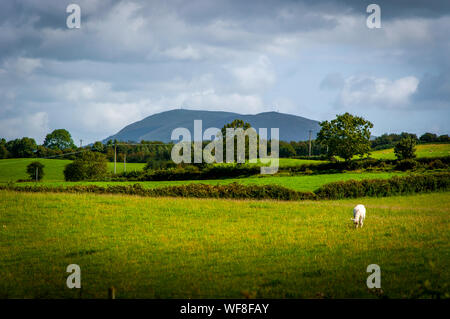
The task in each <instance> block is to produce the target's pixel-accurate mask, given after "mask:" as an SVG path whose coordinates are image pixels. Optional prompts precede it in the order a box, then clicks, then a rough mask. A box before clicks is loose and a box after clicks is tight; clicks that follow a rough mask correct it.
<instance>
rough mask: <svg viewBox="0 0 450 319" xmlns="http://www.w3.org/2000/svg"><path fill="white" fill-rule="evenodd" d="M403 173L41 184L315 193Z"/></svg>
mask: <svg viewBox="0 0 450 319" xmlns="http://www.w3.org/2000/svg"><path fill="white" fill-rule="evenodd" d="M404 174H405V173H402V172H383V173H367V172H363V173H358V172H349V173H337V174H321V175H299V176H267V175H265V176H263V175H259V176H256V177H247V178H230V179H214V180H187V181H152V182H86V181H82V182H63V181H59V182H44V183H39V184H44V185H46V186H72V185H98V186H107V185H133V184H136V183H138V184H141V185H142V186H143V187H145V188H156V187H164V186H174V185H185V184H192V183H195V184H199V183H201V184H210V185H224V184H230V183H234V182H236V183H240V184H244V185H251V184H254V185H280V186H284V187H287V188H291V189H294V190H297V191H313V190H316V189H317V188H319V187H320V186H322V185H324V184H327V183H331V182H336V181H346V180H351V179H353V180H362V179H370V178H380V179H386V178H391V177H393V176H400V175H404ZM20 185H35V183H34V182H26V183H20Z"/></svg>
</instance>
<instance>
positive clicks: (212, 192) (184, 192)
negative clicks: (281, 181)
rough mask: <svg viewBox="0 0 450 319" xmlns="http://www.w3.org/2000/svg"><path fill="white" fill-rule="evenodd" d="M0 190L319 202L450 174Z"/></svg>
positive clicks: (438, 182) (428, 186)
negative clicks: (295, 185)
mask: <svg viewBox="0 0 450 319" xmlns="http://www.w3.org/2000/svg"><path fill="white" fill-rule="evenodd" d="M0 189H7V190H13V191H21V192H64V193H95V194H126V195H139V196H150V197H163V196H169V197H195V198H231V199H275V200H315V199H342V198H356V197H365V196H368V197H384V196H395V195H405V194H413V193H424V192H435V191H447V190H449V189H450V173H448V172H444V173H435V174H424V175H411V176H402V177H393V178H390V179H368V180H361V181H355V180H351V181H345V182H334V183H329V184H326V185H323V186H322V187H320V188H319V189H317V190H316V191H314V192H298V191H295V190H292V189H289V188H286V187H282V186H278V185H242V184H239V183H231V184H227V185H206V184H188V185H178V186H166V187H161V188H144V187H142V185H141V184H134V185H108V186H106V187H103V186H97V185H75V186H66V187H64V186H59V187H49V186H45V185H37V186H16V185H2V186H0Z"/></svg>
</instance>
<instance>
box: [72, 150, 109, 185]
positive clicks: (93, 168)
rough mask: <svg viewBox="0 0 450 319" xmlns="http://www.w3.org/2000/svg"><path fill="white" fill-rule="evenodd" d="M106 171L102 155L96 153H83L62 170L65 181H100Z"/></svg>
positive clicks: (105, 163)
mask: <svg viewBox="0 0 450 319" xmlns="http://www.w3.org/2000/svg"><path fill="white" fill-rule="evenodd" d="M107 171H108V167H107V161H106V157H105V155H104V154H101V153H97V152H85V153H83V154H82V155H81V156H80V157H79V158H77V159H76V160H74V161H73V162H72V163H70V164H67V165H66V167H65V169H64V178H65V180H66V181H82V180H86V179H90V180H93V179H101V178H103V177H104V176H106V174H107Z"/></svg>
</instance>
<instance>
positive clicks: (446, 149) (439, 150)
mask: <svg viewBox="0 0 450 319" xmlns="http://www.w3.org/2000/svg"><path fill="white" fill-rule="evenodd" d="M416 155H417V157H444V156H450V144H419V145H417V146H416ZM370 157H373V158H376V159H395V158H396V157H395V154H394V149H393V148H389V149H385V150H379V151H373V152H372V154H371V155H370Z"/></svg>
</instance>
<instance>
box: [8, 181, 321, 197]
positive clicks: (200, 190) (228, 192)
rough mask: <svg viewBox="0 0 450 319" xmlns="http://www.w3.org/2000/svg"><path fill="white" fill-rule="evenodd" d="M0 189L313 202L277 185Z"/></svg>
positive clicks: (307, 194) (310, 193)
mask: <svg viewBox="0 0 450 319" xmlns="http://www.w3.org/2000/svg"><path fill="white" fill-rule="evenodd" d="M0 189H10V190H15V191H25V192H56V193H96V194H126V195H139V196H150V197H162V196H170V197H196V198H231V199H233V198H234V199H275V200H306V199H315V198H316V196H315V195H314V193H312V192H297V191H295V190H291V189H288V188H285V187H282V186H277V185H267V186H261V185H242V184H238V183H232V184H228V185H206V184H188V185H179V186H167V187H161V188H143V187H142V186H141V185H140V184H134V185H109V186H107V187H102V186H97V185H76V186H67V187H63V186H59V187H48V186H42V185H41V186H14V185H10V186H7V185H0Z"/></svg>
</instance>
